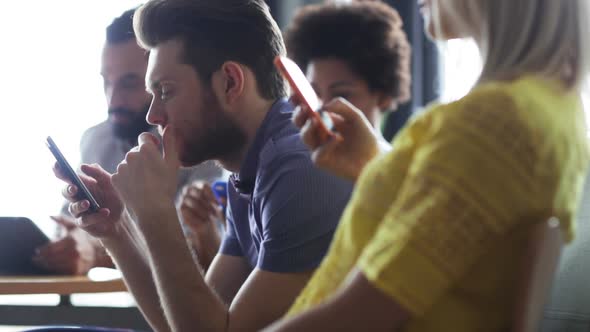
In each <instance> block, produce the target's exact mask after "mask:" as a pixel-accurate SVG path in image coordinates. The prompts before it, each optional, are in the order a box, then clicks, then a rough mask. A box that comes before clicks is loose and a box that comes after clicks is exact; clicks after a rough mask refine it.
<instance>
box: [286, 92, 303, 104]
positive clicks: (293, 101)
mask: <svg viewBox="0 0 590 332" xmlns="http://www.w3.org/2000/svg"><path fill="white" fill-rule="evenodd" d="M289 102H290V103H291V104H293V106H300V105H301V104H302V103H303V101H302V100H301V98H299V95H298V94H294V95H291V97H289Z"/></svg>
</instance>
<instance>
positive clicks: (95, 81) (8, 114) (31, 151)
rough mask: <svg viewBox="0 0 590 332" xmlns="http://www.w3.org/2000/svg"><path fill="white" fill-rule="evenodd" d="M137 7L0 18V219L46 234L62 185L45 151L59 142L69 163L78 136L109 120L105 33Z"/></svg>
mask: <svg viewBox="0 0 590 332" xmlns="http://www.w3.org/2000/svg"><path fill="white" fill-rule="evenodd" d="M139 3H140V2H139V1H136V0H100V1H89V0H83V1H80V0H52V1H46V0H30V1H10V2H6V4H3V6H2V7H3V8H2V10H1V11H0V31H1V33H0V36H1V37H0V43H2V46H1V48H0V75H1V76H0V77H1V78H0V119H1V120H2V122H1V124H2V127H1V129H0V154H1V157H0V158H1V159H0V215H2V216H7V215H22V216H28V217H30V218H32V219H33V220H34V221H35V222H37V223H38V224H39V225H40V226H41V227H42V228H43V229H44V230H45V231H47V232H50V233H51V232H52V229H53V228H54V225H53V224H52V221H50V220H49V219H48V217H47V216H48V215H49V214H52V213H56V212H57V211H59V209H60V206H61V202H62V199H61V195H60V190H61V187H62V184H61V183H60V182H59V181H57V180H56V179H54V176H53V174H52V171H51V166H52V164H53V159H52V156H51V155H50V154H49V151H48V150H47V148H46V147H45V145H44V138H45V137H46V136H47V135H51V136H53V137H54V139H55V140H56V142H57V143H58V144H59V145H60V147H61V148H62V150H63V151H62V152H63V153H64V154H65V155H66V157H67V158H68V159H69V160H70V162H71V163H73V164H77V163H78V160H79V151H78V144H79V139H80V135H81V134H82V132H83V131H84V129H86V128H87V127H89V126H91V125H93V124H96V123H98V122H100V121H102V120H103V119H105V118H106V105H105V101H104V97H103V93H102V79H101V77H100V74H99V71H100V52H101V48H102V43H103V41H104V31H105V28H106V26H107V25H108V24H109V23H110V22H111V21H112V19H113V18H114V17H116V16H119V15H120V14H121V13H122V12H123V11H124V10H126V9H128V8H132V7H134V6H136V5H137V4H139Z"/></svg>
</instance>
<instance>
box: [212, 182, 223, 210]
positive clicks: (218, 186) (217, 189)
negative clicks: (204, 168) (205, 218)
mask: <svg viewBox="0 0 590 332" xmlns="http://www.w3.org/2000/svg"><path fill="white" fill-rule="evenodd" d="M211 189H212V190H213V194H214V195H215V199H216V200H217V201H218V202H219V204H223V203H224V202H225V201H227V182H225V181H222V180H219V181H215V182H213V184H212V185H211ZM222 198H224V199H225V201H222V200H221V199H222Z"/></svg>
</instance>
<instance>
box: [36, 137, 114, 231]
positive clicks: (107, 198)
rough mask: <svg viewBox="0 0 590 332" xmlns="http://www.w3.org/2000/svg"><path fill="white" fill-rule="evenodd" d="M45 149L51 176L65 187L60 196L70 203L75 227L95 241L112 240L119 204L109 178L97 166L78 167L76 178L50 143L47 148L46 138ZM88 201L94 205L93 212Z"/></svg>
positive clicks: (109, 175) (53, 144) (106, 173)
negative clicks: (51, 162) (50, 157)
mask: <svg viewBox="0 0 590 332" xmlns="http://www.w3.org/2000/svg"><path fill="white" fill-rule="evenodd" d="M47 145H48V147H50V150H51V152H52V153H53V154H54V156H55V157H56V160H57V162H56V163H55V165H54V168H53V171H54V173H55V176H56V177H57V178H59V179H61V180H63V181H64V182H66V183H67V184H68V185H67V186H66V187H65V188H64V189H63V190H62V195H63V196H64V197H65V199H66V200H68V201H69V202H70V207H69V210H70V213H71V214H72V215H73V216H74V217H75V218H77V221H78V224H79V226H80V227H81V228H82V229H84V230H85V231H87V232H88V233H90V234H91V235H93V236H95V237H98V238H104V237H110V236H115V235H116V232H117V223H118V221H119V220H120V218H121V215H122V212H123V203H122V201H121V199H120V198H119V195H118V194H117V192H116V190H115V188H114V187H113V185H112V182H111V174H109V173H108V172H107V171H105V170H104V169H102V168H101V167H100V166H98V165H82V167H81V170H82V172H83V174H76V173H75V172H74V171H73V169H72V168H71V166H70V167H69V168H68V167H67V166H69V163H67V161H66V160H65V158H64V157H63V155H62V154H61V152H59V150H58V149H57V152H59V154H56V153H55V152H54V151H55V150H56V149H52V147H55V148H57V146H56V145H55V143H54V142H53V140H51V145H52V147H51V146H50V138H48V140H47ZM60 158H61V162H60ZM64 162H65V163H64ZM70 170H71V171H70ZM75 179H78V181H79V182H78V181H76V180H75ZM80 184H81V185H80ZM81 188H86V190H84V189H81ZM89 198H91V199H93V200H94V202H95V203H96V206H97V208H96V209H95V208H93V203H91V200H90V199H89Z"/></svg>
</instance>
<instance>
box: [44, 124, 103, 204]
mask: <svg viewBox="0 0 590 332" xmlns="http://www.w3.org/2000/svg"><path fill="white" fill-rule="evenodd" d="M45 143H46V144H47V147H48V148H49V151H51V153H53V156H54V157H55V160H57V163H58V164H59V168H60V170H61V171H62V172H63V173H64V175H65V176H67V177H68V179H70V181H71V182H72V183H73V184H75V185H76V187H78V191H79V195H80V198H82V199H86V200H88V201H89V202H90V207H89V208H88V210H89V211H91V212H97V211H98V210H100V205H98V202H96V199H94V196H92V194H91V193H90V190H88V188H87V187H86V185H85V184H84V182H82V180H81V179H80V177H79V176H78V174H76V172H75V171H74V169H73V168H72V166H70V163H68V161H67V160H66V158H65V157H64V156H63V154H62V153H61V151H59V148H58V147H57V145H56V144H55V142H54V141H53V139H51V136H47V141H46V142H45Z"/></svg>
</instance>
